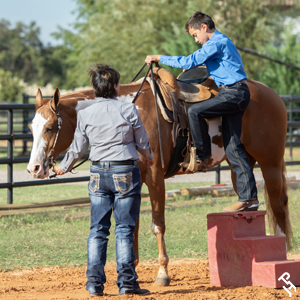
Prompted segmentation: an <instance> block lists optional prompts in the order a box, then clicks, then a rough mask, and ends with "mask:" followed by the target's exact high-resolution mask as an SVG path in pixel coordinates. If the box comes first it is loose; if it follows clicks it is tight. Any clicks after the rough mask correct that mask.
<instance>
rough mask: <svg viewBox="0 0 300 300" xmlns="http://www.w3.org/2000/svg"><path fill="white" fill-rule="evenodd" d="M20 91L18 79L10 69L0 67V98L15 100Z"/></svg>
mask: <svg viewBox="0 0 300 300" xmlns="http://www.w3.org/2000/svg"><path fill="white" fill-rule="evenodd" d="M22 91H23V87H22V86H21V85H20V79H19V78H17V77H14V76H13V75H12V73H11V72H10V71H6V72H5V71H4V70H3V69H0V100H6V101H11V102H16V100H17V97H18V96H19V95H20V94H21V92H22Z"/></svg>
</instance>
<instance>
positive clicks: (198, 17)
mask: <svg viewBox="0 0 300 300" xmlns="http://www.w3.org/2000/svg"><path fill="white" fill-rule="evenodd" d="M201 24H206V25H207V27H208V28H209V29H215V23H214V21H213V20H212V18H211V17H210V16H209V15H206V14H204V13H202V12H201V11H199V10H198V11H196V12H194V13H193V15H192V16H191V17H190V18H189V19H188V21H187V22H186V24H185V31H186V32H187V33H188V34H189V30H190V29H191V28H194V29H200V28H201Z"/></svg>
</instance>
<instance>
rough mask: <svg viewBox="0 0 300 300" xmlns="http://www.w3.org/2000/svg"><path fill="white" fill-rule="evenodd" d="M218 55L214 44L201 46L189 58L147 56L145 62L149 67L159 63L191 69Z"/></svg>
mask: <svg viewBox="0 0 300 300" xmlns="http://www.w3.org/2000/svg"><path fill="white" fill-rule="evenodd" d="M218 54H219V49H218V47H217V45H216V44H215V43H211V44H209V45H205V46H203V47H202V48H201V49H199V50H197V51H195V52H194V53H192V54H191V55H189V56H167V55H161V54H160V55H148V56H147V57H146V60H145V62H146V63H147V64H148V65H150V63H151V61H152V62H159V61H160V62H161V63H163V64H165V65H168V66H171V67H175V68H180V69H192V68H196V67H198V66H200V65H202V64H204V63H205V62H206V61H207V60H208V59H211V58H213V57H215V56H217V55H218Z"/></svg>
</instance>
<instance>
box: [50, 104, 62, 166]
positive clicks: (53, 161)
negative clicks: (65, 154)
mask: <svg viewBox="0 0 300 300" xmlns="http://www.w3.org/2000/svg"><path fill="white" fill-rule="evenodd" d="M51 101H52V99H51V100H50V101H49V107H50V109H51V111H52V112H53V113H54V114H55V115H57V125H58V129H57V132H56V136H55V140H54V143H53V146H52V149H51V150H50V153H49V155H48V161H49V165H51V166H54V165H55V164H56V161H55V160H54V156H53V154H54V148H55V146H56V143H57V139H58V134H59V131H60V129H61V125H62V119H61V117H60V114H59V109H58V108H57V110H58V112H56V111H55V110H54V109H53V108H52V106H51Z"/></svg>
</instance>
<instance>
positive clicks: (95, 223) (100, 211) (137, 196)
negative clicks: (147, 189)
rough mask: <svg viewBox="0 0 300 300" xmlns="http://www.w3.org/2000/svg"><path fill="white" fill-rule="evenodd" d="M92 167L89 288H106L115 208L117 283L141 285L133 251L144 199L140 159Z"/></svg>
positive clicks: (131, 286)
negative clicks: (129, 162) (106, 272)
mask: <svg viewBox="0 0 300 300" xmlns="http://www.w3.org/2000/svg"><path fill="white" fill-rule="evenodd" d="M90 170H91V179H90V182H89V185H88V187H89V195H90V198H91V228H90V229H91V231H90V235H89V237H88V241H87V250H88V265H87V272H86V276H87V279H88V280H87V283H86V289H87V290H88V291H90V292H91V293H100V292H102V291H103V289H104V283H105V282H106V276H105V273H104V266H105V263H106V251H107V241H108V238H107V237H108V236H109V228H110V225H111V222H110V218H111V214H112V211H113V214H114V218H115V221H116V228H115V234H116V260H117V272H118V279H117V282H116V283H117V285H118V287H119V292H120V293H121V292H122V291H123V290H124V289H139V284H138V283H137V281H136V280H137V278H138V276H137V274H136V272H135V266H134V260H135V254H134V251H133V233H134V230H135V224H136V221H137V219H138V216H139V211H140V203H141V186H142V182H141V175H140V169H139V166H138V164H137V162H135V164H134V165H117V166H111V165H110V164H109V162H103V163H101V165H92V166H91V169H90Z"/></svg>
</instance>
